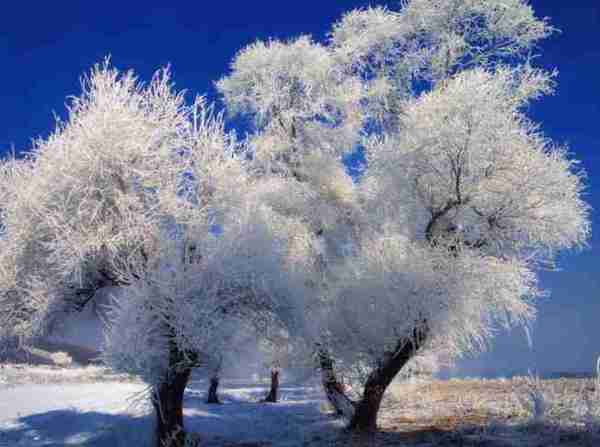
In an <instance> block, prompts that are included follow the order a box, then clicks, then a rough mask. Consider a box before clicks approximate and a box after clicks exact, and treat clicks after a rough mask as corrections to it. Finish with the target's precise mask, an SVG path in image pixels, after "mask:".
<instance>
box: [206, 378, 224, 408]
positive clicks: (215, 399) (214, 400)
mask: <svg viewBox="0 0 600 447" xmlns="http://www.w3.org/2000/svg"><path fill="white" fill-rule="evenodd" d="M218 388H219V376H214V377H211V379H210V387H209V388H208V398H207V399H206V403H207V404H220V403H221V401H220V400H219V396H218V395H217V390H218Z"/></svg>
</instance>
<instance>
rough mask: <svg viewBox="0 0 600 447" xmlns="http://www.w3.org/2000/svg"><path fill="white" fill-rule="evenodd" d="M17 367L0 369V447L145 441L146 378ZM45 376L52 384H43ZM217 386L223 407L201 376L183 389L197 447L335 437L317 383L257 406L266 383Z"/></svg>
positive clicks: (148, 419) (336, 424)
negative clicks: (210, 401) (211, 400)
mask: <svg viewBox="0 0 600 447" xmlns="http://www.w3.org/2000/svg"><path fill="white" fill-rule="evenodd" d="M20 371H21V372H22V373H23V374H22V376H23V375H24V376H27V377H26V378H23V377H21V378H20V379H19V378H18V375H15V374H13V375H11V373H10V372H9V373H6V372H5V369H0V375H2V376H3V377H4V379H5V380H4V384H2V383H1V382H0V447H9V446H11V447H12V446H19V447H38V446H39V447H41V446H44V447H47V446H52V447H58V446H63V445H69V446H84V445H85V446H97V447H109V446H110V447H113V446H131V445H136V446H144V445H150V443H151V435H152V422H153V419H152V418H153V416H152V411H151V409H150V408H149V406H148V404H147V403H146V402H147V400H146V399H144V393H145V391H146V386H145V384H143V383H141V382H133V381H132V382H126V381H123V380H122V379H119V378H118V377H115V378H114V380H112V381H110V380H108V379H105V381H104V382H99V381H97V380H98V375H99V374H100V373H101V371H102V369H101V368H95V369H94V368H78V369H66V370H63V371H56V370H54V371H46V372H44V368H42V367H37V368H31V369H28V370H27V371H25V370H24V369H21V370H20ZM13 372H14V371H13ZM63 373H64V375H63ZM7 377H8V379H7ZM47 377H52V378H53V379H54V380H56V381H57V383H44V381H45V379H46V378H47ZM109 377H110V376H109ZM40 378H41V379H40ZM117 379H119V380H117ZM23 382H28V383H23ZM31 382H38V383H31ZM61 382H62V383H61ZM77 382H79V383H77ZM223 385H224V386H223V388H222V389H221V390H220V397H221V400H222V401H223V405H207V404H205V403H204V400H205V396H206V393H205V392H206V389H207V384H206V382H205V381H204V380H195V381H193V382H192V383H191V385H190V387H189V388H188V391H187V393H186V401H185V405H184V406H185V423H186V428H187V429H188V430H189V431H190V432H196V433H200V437H201V440H202V445H209V446H223V445H230V443H234V442H236V443H261V442H268V443H269V445H272V446H282V447H284V446H296V445H303V444H304V443H310V442H311V441H314V440H315V439H324V436H327V435H328V434H330V435H331V436H335V434H336V433H337V432H338V430H337V428H341V427H342V426H343V423H342V421H339V420H335V419H333V418H331V417H327V416H326V415H323V414H322V412H321V406H322V402H323V395H322V392H321V390H320V389H319V387H318V386H303V385H293V386H292V385H290V386H282V387H281V388H280V394H281V401H280V403H278V404H263V403H259V402H258V401H259V400H260V399H261V398H262V397H264V395H265V394H266V393H267V386H266V385H260V386H256V385H255V384H247V383H241V382H239V381H238V382H229V383H228V382H227V381H223Z"/></svg>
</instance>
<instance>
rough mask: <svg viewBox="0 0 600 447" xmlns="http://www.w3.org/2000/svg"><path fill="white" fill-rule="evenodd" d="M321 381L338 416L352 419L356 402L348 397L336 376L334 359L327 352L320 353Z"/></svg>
mask: <svg viewBox="0 0 600 447" xmlns="http://www.w3.org/2000/svg"><path fill="white" fill-rule="evenodd" d="M318 356H319V366H320V368H321V380H322V383H323V389H324V391H325V396H326V397H327V400H328V401H329V403H330V404H331V406H332V407H333V408H334V410H335V412H336V413H337V415H338V416H345V417H348V418H351V417H352V416H353V415H354V405H355V404H354V402H353V401H352V400H351V399H350V398H349V397H348V396H347V395H346V393H345V391H344V387H343V385H342V384H341V383H340V382H338V380H337V377H336V375H335V370H334V363H333V359H332V358H331V356H330V355H329V353H328V352H327V350H325V349H323V348H320V349H319V351H318Z"/></svg>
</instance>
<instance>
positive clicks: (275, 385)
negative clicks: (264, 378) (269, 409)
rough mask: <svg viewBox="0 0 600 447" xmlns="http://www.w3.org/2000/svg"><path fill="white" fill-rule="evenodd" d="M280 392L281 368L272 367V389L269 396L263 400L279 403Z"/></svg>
mask: <svg viewBox="0 0 600 447" xmlns="http://www.w3.org/2000/svg"><path fill="white" fill-rule="evenodd" d="M278 393H279V370H277V369H272V370H271V390H270V391H269V394H267V397H265V399H264V400H263V402H270V403H273V404H275V403H277V399H278V397H279V396H278Z"/></svg>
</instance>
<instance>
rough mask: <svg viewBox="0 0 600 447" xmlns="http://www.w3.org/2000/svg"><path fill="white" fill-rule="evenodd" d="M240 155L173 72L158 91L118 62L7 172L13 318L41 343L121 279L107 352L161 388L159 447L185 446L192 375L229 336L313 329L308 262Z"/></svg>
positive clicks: (163, 76)
mask: <svg viewBox="0 0 600 447" xmlns="http://www.w3.org/2000/svg"><path fill="white" fill-rule="evenodd" d="M240 151H241V152H243V147H242V146H241V145H239V144H237V143H236V141H235V138H233V136H231V135H229V134H227V133H226V132H225V130H224V127H223V122H222V120H221V119H220V118H219V117H218V116H214V115H212V114H211V112H210V110H209V109H208V108H207V107H205V106H204V104H203V101H202V100H198V101H196V102H195V103H194V104H193V105H191V106H190V105H187V104H186V103H185V101H184V97H183V96H182V94H180V93H177V92H175V91H174V90H173V87H172V85H171V82H170V80H169V73H168V72H167V71H161V72H159V73H158V74H157V75H156V76H155V77H154V78H153V80H152V81H151V82H150V83H149V84H148V85H146V86H145V85H143V84H141V83H140V82H138V80H137V79H136V77H135V76H134V75H133V74H132V73H124V74H121V73H119V72H118V71H117V70H116V69H114V68H111V67H110V66H109V64H108V63H105V64H103V65H99V66H97V67H95V68H94V69H93V70H92V73H91V75H90V76H89V78H86V79H85V80H84V83H83V94H82V95H81V96H80V97H78V98H75V99H73V100H72V101H71V103H70V107H69V116H68V119H67V121H66V122H64V123H62V122H61V123H58V125H57V129H56V131H55V132H54V133H53V134H52V135H51V136H50V137H49V138H47V139H46V140H40V141H38V142H36V145H35V146H34V148H33V149H32V150H31V151H30V152H29V153H28V154H27V155H26V157H25V158H24V159H22V160H7V161H5V162H4V164H3V165H2V172H1V174H2V185H1V188H0V190H1V194H2V197H1V199H2V225H3V234H2V238H1V239H0V245H1V247H2V255H1V256H2V265H3V268H2V272H1V273H2V277H1V285H2V287H1V290H2V301H1V304H2V311H3V312H2V315H3V319H5V321H3V323H5V324H6V326H4V325H3V327H8V328H10V330H11V332H12V333H13V334H16V335H19V336H21V337H32V336H34V335H36V334H39V333H43V332H44V331H45V329H46V326H47V323H48V322H49V321H51V320H52V314H53V313H54V311H62V309H64V304H65V302H70V301H72V297H73V296H79V295H85V296H86V297H87V296H93V294H94V293H95V291H96V290H97V289H100V288H103V287H105V286H113V287H114V286H118V287H119V289H118V291H117V292H116V293H114V295H115V296H114V303H113V305H112V308H111V309H110V321H109V331H108V337H107V341H106V345H105V346H104V359H105V361H106V363H107V364H108V365H109V366H112V367H113V368H115V369H117V370H122V371H127V372H129V373H133V374H137V375H139V376H141V377H143V378H144V379H145V380H147V381H148V383H149V384H150V385H151V387H152V401H153V404H154V407H155V409H156V413H157V416H158V417H157V421H158V424H157V444H158V445H161V446H163V444H164V443H165V442H166V443H174V444H181V443H182V442H183V439H184V437H185V434H184V431H183V419H182V416H183V412H182V400H183V393H184V390H185V386H186V384H187V381H188V378H189V375H190V373H191V369H192V368H193V367H195V366H198V365H202V364H203V361H204V360H203V358H206V359H207V361H206V363H209V361H208V360H209V359H210V358H212V357H213V356H214V354H216V353H218V350H219V349H222V348H223V347H224V344H225V343H224V340H226V338H223V337H228V339H230V338H231V334H232V332H234V331H242V330H244V328H252V329H254V330H259V331H260V330H264V328H265V327H271V325H281V326H283V325H286V326H287V327H288V328H291V327H292V326H294V325H296V326H301V312H299V311H298V310H296V308H298V309H301V308H302V306H299V305H298V306H296V304H295V303H296V301H295V300H297V301H298V302H300V301H301V300H302V299H303V298H304V294H303V287H304V284H305V283H306V281H305V280H304V279H298V278H302V275H303V270H302V269H301V267H300V266H301V265H302V263H301V262H293V256H294V254H293V250H292V249H291V248H290V247H289V243H288V241H289V238H287V237H285V238H283V237H282V236H281V231H282V230H281V228H282V226H281V225H280V224H279V223H278V222H279V220H278V218H277V217H276V216H273V213H272V212H271V210H270V209H268V208H267V207H264V206H261V204H260V203H258V202H256V201H254V200H253V199H252V197H253V196H252V195H250V194H248V192H249V191H252V182H251V179H250V177H249V176H248V175H247V174H246V168H245V167H244V156H243V154H242V155H241V156H238V155H239V154H238V152H240ZM298 316H300V318H297V317H298Z"/></svg>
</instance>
